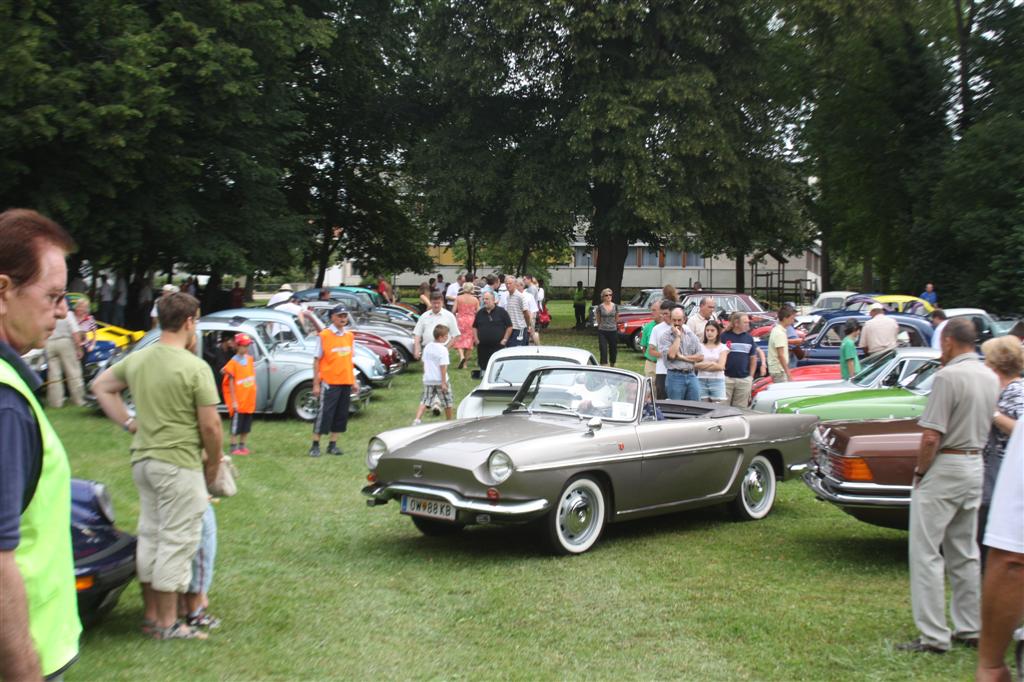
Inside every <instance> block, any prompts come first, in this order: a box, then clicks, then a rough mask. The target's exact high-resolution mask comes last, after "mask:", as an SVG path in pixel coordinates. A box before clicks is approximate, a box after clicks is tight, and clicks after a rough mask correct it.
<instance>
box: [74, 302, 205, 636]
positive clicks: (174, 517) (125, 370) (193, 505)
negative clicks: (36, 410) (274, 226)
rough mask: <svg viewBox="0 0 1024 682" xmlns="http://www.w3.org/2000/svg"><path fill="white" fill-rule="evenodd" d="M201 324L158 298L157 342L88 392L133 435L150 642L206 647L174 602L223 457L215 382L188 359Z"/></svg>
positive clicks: (183, 306) (185, 582) (184, 308)
mask: <svg viewBox="0 0 1024 682" xmlns="http://www.w3.org/2000/svg"><path fill="white" fill-rule="evenodd" d="M198 314H199V301H197V300H196V299H195V298H193V297H192V296H189V295H188V294H185V293H175V294H170V295H168V296H166V297H164V298H161V299H160V302H159V304H158V306H157V316H158V318H159V321H160V328H161V330H162V331H161V334H160V340H159V341H158V342H157V343H154V344H152V345H151V346H148V347H147V348H144V349H142V350H139V351H137V352H134V353H131V354H129V355H128V357H126V358H125V359H124V360H122V361H121V362H119V363H117V364H115V365H114V366H112V367H110V368H108V369H107V370H105V371H104V372H103V374H101V375H100V376H99V377H97V379H96V381H95V382H93V392H94V393H95V394H96V399H97V401H98V402H99V404H100V407H102V408H103V411H104V412H105V413H106V414H107V416H108V417H110V418H111V419H112V420H114V421H115V422H117V423H118V424H120V425H121V426H122V427H123V428H124V429H125V430H126V431H129V432H131V433H132V434H134V437H133V439H132V445H131V452H132V460H131V461H132V478H133V479H134V480H135V487H136V488H137V489H138V491H139V503H140V504H139V529H138V535H139V540H138V548H137V549H136V561H135V563H136V571H137V572H138V575H139V582H140V583H141V584H142V598H143V602H144V604H145V615H144V618H145V621H144V623H145V626H144V629H145V631H147V632H148V634H150V635H151V636H152V637H153V638H155V639H205V633H200V632H198V631H196V630H193V629H191V628H190V627H189V626H187V625H185V624H184V623H177V618H178V594H182V593H185V592H187V591H188V587H189V582H190V580H191V577H192V558H193V556H194V555H195V552H196V549H197V548H198V546H199V538H200V533H201V529H202V521H203V513H204V512H205V511H206V507H207V500H208V493H207V486H208V485H209V484H210V483H212V482H213V481H214V479H215V478H216V476H217V469H218V467H219V466H220V458H221V448H222V436H221V423H220V416H219V415H218V414H217V403H218V402H220V399H219V397H218V395H217V387H216V385H215V384H214V380H213V372H212V371H211V370H210V367H209V366H208V365H207V364H206V363H205V362H203V361H202V360H201V359H200V358H198V357H197V356H196V355H195V352H194V349H195V345H196V318H197V316H198ZM125 389H130V390H131V392H132V398H133V399H134V401H135V407H136V413H137V418H133V417H131V416H130V415H129V414H128V411H127V409H126V408H125V404H124V401H123V400H122V399H121V394H122V392H123V391H124V390H125ZM204 451H205V457H204V456H203V455H204Z"/></svg>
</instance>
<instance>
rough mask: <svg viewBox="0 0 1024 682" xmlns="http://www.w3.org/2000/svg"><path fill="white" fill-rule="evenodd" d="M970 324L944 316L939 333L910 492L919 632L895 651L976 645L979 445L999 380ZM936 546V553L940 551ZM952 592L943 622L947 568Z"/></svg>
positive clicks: (985, 432) (912, 584) (984, 437)
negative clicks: (976, 348)
mask: <svg viewBox="0 0 1024 682" xmlns="http://www.w3.org/2000/svg"><path fill="white" fill-rule="evenodd" d="M974 339H975V330H974V323H972V322H971V321H970V320H968V319H965V318H957V319H953V320H950V321H949V323H948V324H946V327H945V329H944V330H943V333H942V339H941V343H942V358H941V361H942V364H943V367H942V369H940V370H939V371H938V372H937V373H936V374H935V379H934V382H933V384H932V391H931V394H930V395H929V396H928V405H927V406H926V407H925V410H924V413H923V414H922V415H921V418H920V419H918V422H917V423H918V425H920V426H921V427H922V428H923V429H924V433H923V434H922V436H921V446H920V450H919V451H918V455H917V465H916V466H915V467H914V486H913V490H912V491H911V495H910V543H909V550H910V600H911V605H912V607H913V613H914V624H915V625H916V626H917V629H918V631H919V633H920V635H919V636H918V637H917V638H916V639H914V640H912V641H910V642H907V643H905V644H901V645H899V646H898V647H897V648H899V649H901V650H903V651H911V652H915V653H920V652H926V653H937V654H941V653H945V652H946V651H948V650H949V648H950V645H951V642H959V643H961V644H964V645H966V646H974V647H976V646H977V645H978V633H979V630H980V628H981V622H980V621H981V617H980V596H981V586H980V575H981V571H980V566H981V560H980V553H979V551H978V543H977V542H976V541H975V533H976V532H977V525H978V507H979V506H980V505H981V488H982V477H983V471H984V467H983V463H982V458H981V451H982V448H984V447H985V442H986V441H987V440H988V432H989V427H990V426H991V425H992V415H993V414H994V413H995V409H996V401H997V399H998V397H999V379H998V378H997V377H996V375H995V373H993V372H992V371H991V370H990V369H988V368H987V367H985V365H984V364H983V363H982V361H981V358H979V357H978V355H977V354H976V353H975V352H974ZM940 549H941V552H940ZM946 570H948V571H949V582H950V585H951V587H952V591H953V596H952V600H951V602H950V613H951V616H952V619H953V629H952V631H951V630H950V629H949V627H948V625H947V624H946V609H945V600H946V587H945V575H944V574H945V571H946Z"/></svg>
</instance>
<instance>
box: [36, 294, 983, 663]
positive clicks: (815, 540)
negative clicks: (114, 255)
mask: <svg viewBox="0 0 1024 682" xmlns="http://www.w3.org/2000/svg"><path fill="white" fill-rule="evenodd" d="M552 307H553V308H554V310H553V312H554V315H555V318H554V322H553V324H554V327H555V330H553V331H552V332H550V333H548V334H547V335H545V338H544V341H545V342H546V343H566V344H570V343H571V344H574V345H582V346H585V347H589V348H592V349H593V350H594V351H595V354H596V338H595V337H593V336H590V335H587V334H576V333H574V332H571V331H567V330H565V329H562V331H558V328H565V327H568V326H571V324H572V309H571V305H569V304H567V303H557V304H555V305H553V306H552ZM621 357H622V361H621V362H620V366H625V367H629V368H634V369H638V368H639V367H640V365H641V362H640V361H639V360H637V356H636V355H635V354H633V353H632V352H631V351H628V350H621ZM416 367H417V370H418V365H417V366H416ZM454 377H455V378H454V381H453V384H454V390H455V392H456V399H458V398H459V397H461V396H464V395H466V393H467V392H468V391H469V390H471V388H472V386H473V383H474V382H472V381H471V379H470V377H469V372H468V370H463V371H461V372H460V371H455V372H454ZM419 386H420V377H419V375H418V373H415V372H414V373H408V374H405V375H402V376H400V377H398V378H397V379H396V381H395V383H394V385H393V386H392V387H391V388H390V389H388V390H383V391H377V392H375V394H374V397H373V401H372V404H371V406H370V409H369V411H368V412H366V413H365V414H361V415H359V416H357V417H355V418H354V419H353V420H351V422H350V430H349V432H348V434H347V435H346V437H345V438H344V440H343V442H342V444H343V446H344V449H345V450H346V452H348V453H349V454H348V455H346V456H345V457H342V458H336V457H327V456H324V457H321V458H320V459H310V458H308V457H306V456H305V451H306V448H307V447H308V443H309V437H308V436H309V433H308V432H309V429H308V427H307V426H306V425H304V424H300V423H297V422H294V421H289V420H286V419H271V418H261V419H257V421H256V424H255V426H254V433H253V438H252V443H253V448H254V452H255V454H254V455H253V456H251V457H248V458H237V459H236V461H237V462H238V467H239V468H240V470H241V478H240V480H239V488H240V493H239V495H238V496H237V497H234V498H231V499H228V500H224V501H222V502H220V503H219V504H218V505H217V514H218V524H219V527H220V537H219V543H220V547H219V554H218V557H217V566H216V577H215V580H214V588H213V592H212V594H211V604H212V606H211V610H212V612H213V613H215V614H216V615H218V616H220V617H222V618H223V620H224V624H223V626H222V627H221V629H219V630H216V631H214V632H213V633H212V635H211V637H210V639H209V641H207V642H152V641H148V640H145V639H143V638H142V637H141V635H139V633H138V625H139V618H140V614H141V600H140V598H139V595H138V590H137V589H136V588H135V587H130V588H129V589H128V591H127V592H126V593H125V594H124V595H123V596H122V599H121V602H120V604H119V605H118V607H117V609H116V610H115V611H114V612H113V613H112V614H111V615H110V617H108V618H107V619H106V620H105V621H103V622H102V623H101V624H100V625H99V626H97V627H96V628H94V629H93V630H91V631H89V632H88V633H86V635H85V636H84V639H83V643H82V656H81V660H80V661H79V662H78V663H77V664H76V665H75V666H74V667H73V668H72V669H71V671H70V672H69V673H68V675H67V679H68V680H72V681H74V680H133V681H134V680H165V679H166V680H180V679H202V680H254V679H278V680H306V679H368V678H388V679H393V678H415V679H531V680H532V679H551V680H555V679H637V680H653V679H661V678H672V679H692V680H805V679H810V680H833V679H858V680H883V679H884V680H890V679H891V680H905V679H918V680H936V679H969V678H970V676H971V674H972V672H973V670H974V665H975V660H976V659H975V654H974V652H973V651H967V650H963V649H956V650H954V651H953V652H952V653H951V654H949V655H946V656H941V657H939V656H926V657H922V656H912V655H907V654H898V653H896V652H894V651H893V644H894V643H895V642H898V641H903V640H905V639H909V638H910V637H911V636H912V635H913V634H914V633H913V626H912V621H911V614H910V600H909V582H908V577H907V569H906V559H905V555H906V536H905V534H904V533H900V532H896V531H890V530H884V529H879V528H874V527H872V526H868V525H866V524H862V523H859V522H857V521H855V520H853V519H852V518H850V517H848V516H846V515H844V514H843V513H842V512H840V511H838V510H836V509H834V508H832V507H830V506H828V505H826V504H823V503H820V502H817V501H815V500H814V499H813V496H812V495H811V494H810V492H809V491H808V490H807V489H806V488H805V487H804V486H803V484H801V483H799V482H796V481H794V482H790V483H786V484H784V485H782V486H780V488H779V498H778V501H777V504H776V508H775V510H774V511H773V513H772V514H771V515H770V516H769V517H768V518H767V519H765V520H764V521H761V522H756V523H736V522H733V521H731V520H730V518H729V516H728V515H727V513H726V512H725V511H723V510H721V509H708V510H700V511H695V512H689V513H682V514H676V515H672V516H667V517H661V518H657V519H651V520H644V521H637V522H633V523H628V524H623V525H618V526H611V527H609V529H608V530H607V532H606V534H605V536H604V538H603V539H602V540H601V542H600V543H599V544H598V545H597V546H596V547H595V549H594V550H592V551H591V552H590V553H588V554H586V555H583V556H579V557H572V558H554V557H551V556H548V555H547V554H545V553H544V551H543V550H542V548H541V546H540V543H539V542H538V540H537V538H536V537H535V536H534V535H533V534H531V533H530V532H529V531H527V530H525V529H497V528H483V529H471V530H469V531H467V532H465V533H463V534H462V535H461V536H460V537H456V538H448V539H428V538H425V537H422V536H421V535H420V534H419V533H418V532H417V531H416V530H415V529H414V528H413V526H412V523H411V522H410V521H409V519H407V518H405V517H402V516H401V515H399V514H398V512H397V510H396V507H395V505H393V504H392V505H387V506H384V507H380V508H376V509H370V508H367V507H366V506H365V503H364V501H363V498H362V496H361V495H360V494H359V489H360V487H361V486H362V485H363V484H364V478H365V474H366V470H365V467H364V464H363V454H364V449H365V443H366V441H367V439H368V438H369V437H370V436H371V435H373V434H374V433H376V432H378V431H381V430H384V429H388V428H392V427H396V426H401V425H405V424H407V423H409V422H410V421H411V419H412V417H413V414H414V412H415V409H416V401H417V398H418V394H419ZM51 418H52V419H53V422H54V424H55V426H56V428H57V431H58V432H59V433H60V435H61V437H62V438H63V440H64V443H65V444H66V446H67V449H68V451H69V453H70V456H71V462H72V470H73V472H74V474H75V475H76V476H80V477H86V478H95V479H98V480H101V481H104V482H106V483H107V484H108V485H109V486H110V487H111V489H112V492H113V495H114V499H115V504H116V507H117V511H118V519H119V524H120V525H121V526H122V527H124V528H126V529H132V528H133V527H134V524H135V522H136V518H137V509H138V507H137V498H136V493H135V490H134V487H133V485H132V482H131V472H130V468H129V464H128V459H129V454H128V450H127V446H128V437H127V436H126V435H125V434H123V433H122V432H121V431H120V430H119V429H118V428H117V427H116V426H115V425H113V424H111V423H109V422H107V421H105V420H104V419H102V418H101V417H99V416H97V415H96V414H94V413H92V412H89V411H88V410H81V409H73V408H65V409H64V410H59V411H53V412H51Z"/></svg>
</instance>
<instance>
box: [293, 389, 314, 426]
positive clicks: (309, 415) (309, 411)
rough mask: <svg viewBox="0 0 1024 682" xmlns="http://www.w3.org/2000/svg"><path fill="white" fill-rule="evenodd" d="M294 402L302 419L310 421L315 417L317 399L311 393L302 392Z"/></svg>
mask: <svg viewBox="0 0 1024 682" xmlns="http://www.w3.org/2000/svg"><path fill="white" fill-rule="evenodd" d="M296 402H297V403H298V408H299V409H298V410H297V411H298V413H299V414H300V415H301V416H302V418H303V419H307V420H310V419H313V418H314V417H316V410H317V399H316V397H315V396H314V395H313V391H303V392H302V393H300V394H299V397H298V398H297V399H296Z"/></svg>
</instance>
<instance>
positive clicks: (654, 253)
mask: <svg viewBox="0 0 1024 682" xmlns="http://www.w3.org/2000/svg"><path fill="white" fill-rule="evenodd" d="M660 255H661V252H660V251H659V250H658V249H651V248H641V249H640V267H642V268H656V267H659V266H660V265H661V258H660Z"/></svg>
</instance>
